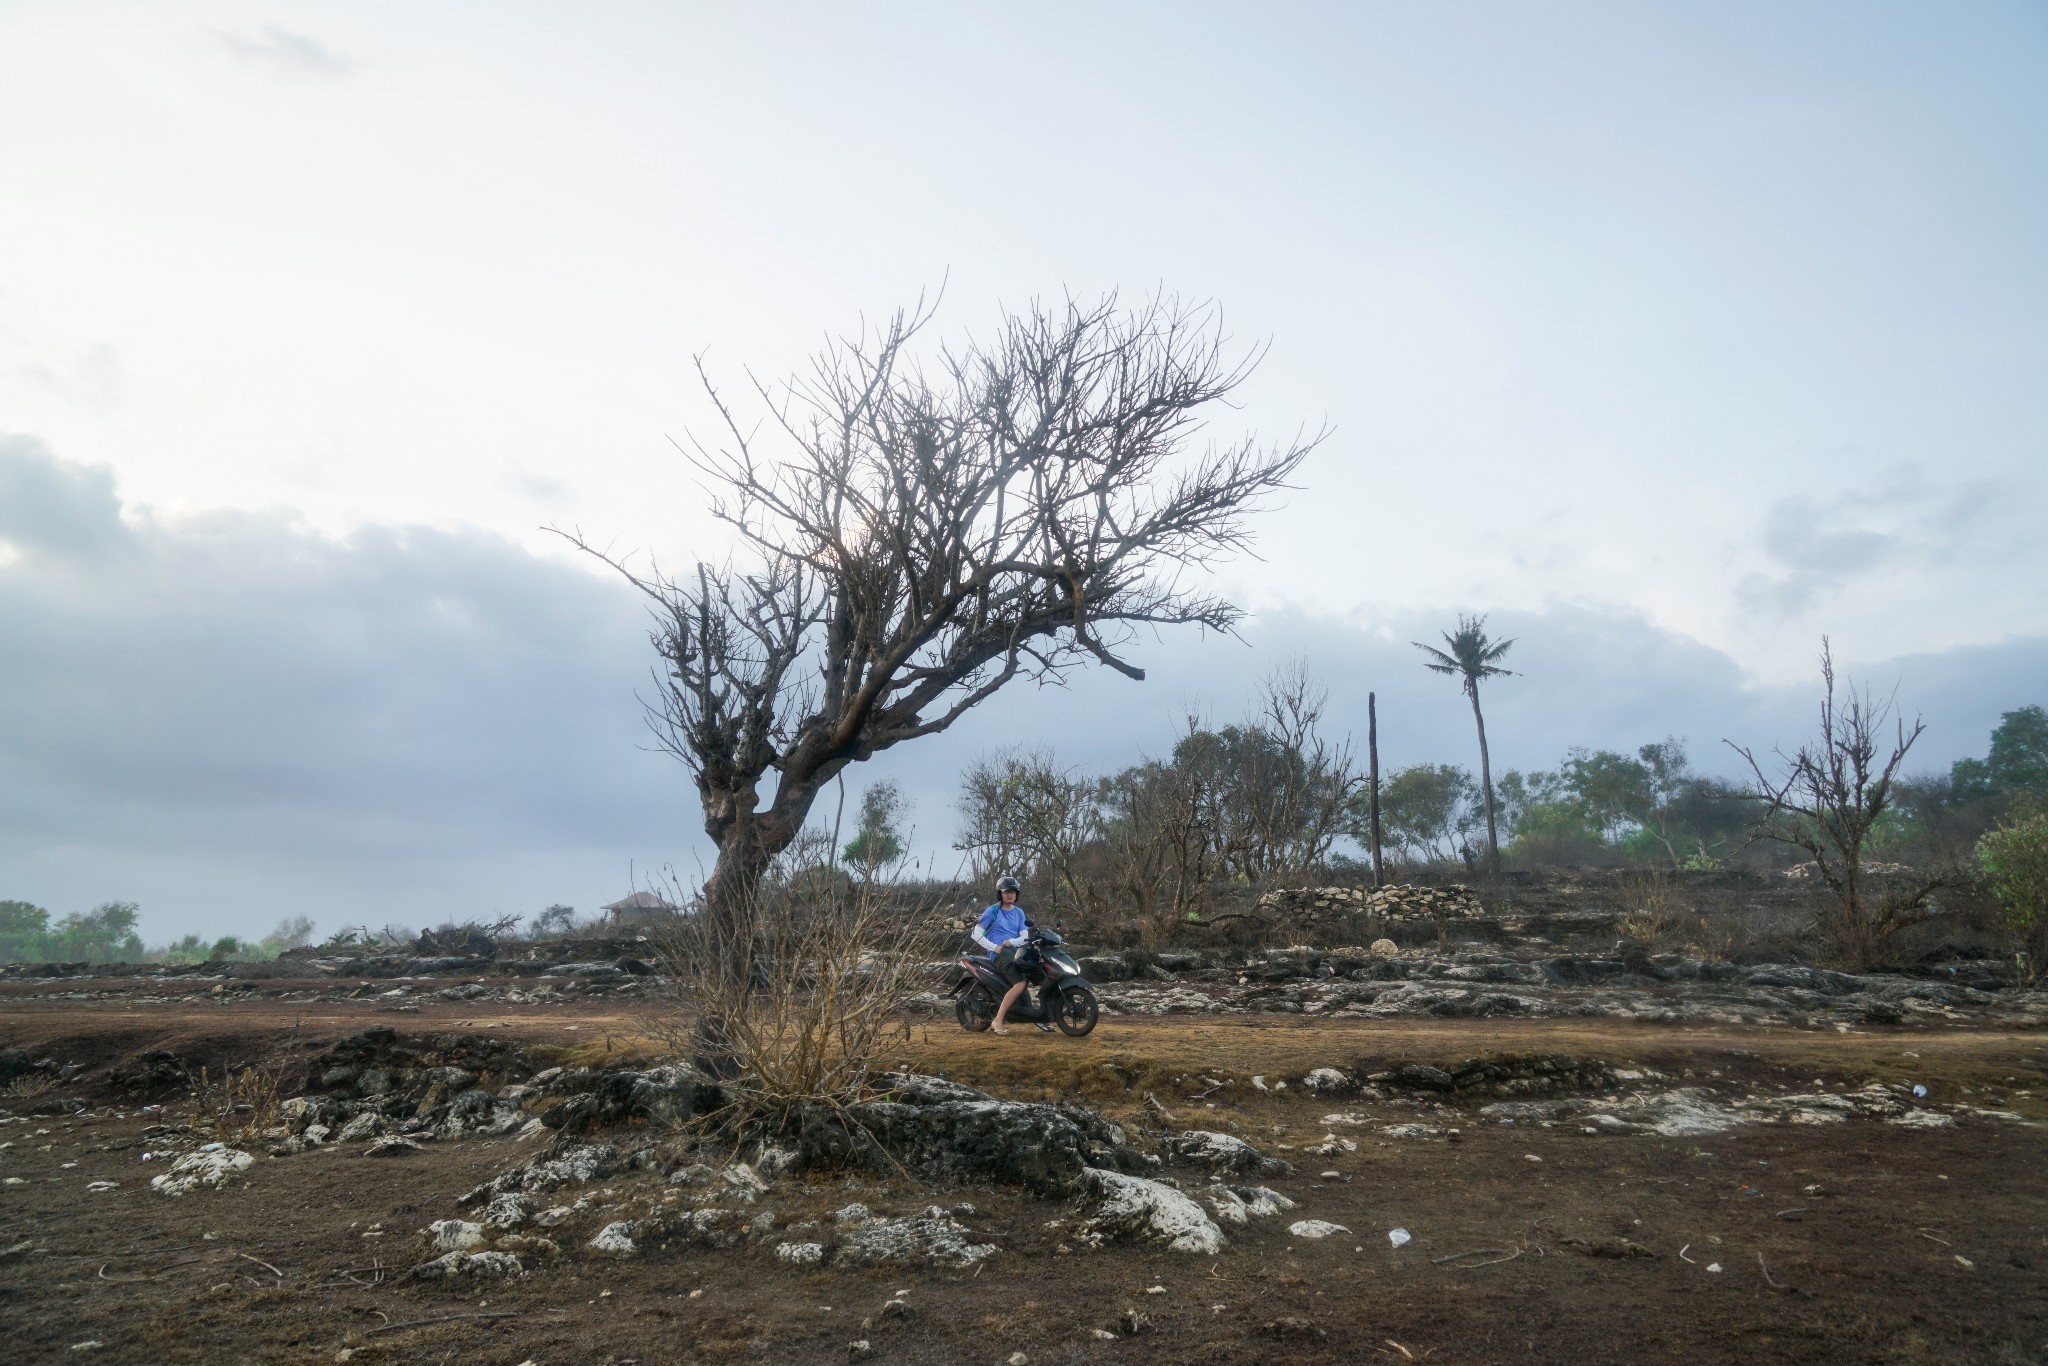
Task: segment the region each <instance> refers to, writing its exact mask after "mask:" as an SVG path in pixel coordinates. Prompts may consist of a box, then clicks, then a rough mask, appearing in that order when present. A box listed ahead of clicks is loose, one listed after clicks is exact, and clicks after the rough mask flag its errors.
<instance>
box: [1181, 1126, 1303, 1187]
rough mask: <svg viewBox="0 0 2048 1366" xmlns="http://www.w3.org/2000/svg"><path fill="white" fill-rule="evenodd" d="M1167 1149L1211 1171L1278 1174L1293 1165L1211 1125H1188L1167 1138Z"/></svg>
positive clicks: (1184, 1160) (1259, 1174)
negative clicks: (1185, 1128)
mask: <svg viewBox="0 0 2048 1366" xmlns="http://www.w3.org/2000/svg"><path fill="white" fill-rule="evenodd" d="M1165 1147H1166V1151H1167V1152H1168V1154H1170V1155H1171V1156H1172V1157H1173V1158H1174V1159H1175V1160H1176V1161H1180V1162H1187V1163H1192V1164H1194V1165H1196V1166H1201V1167H1207V1168H1209V1169H1210V1170H1211V1171H1219V1172H1239V1173H1243V1174H1247V1175H1258V1176H1279V1175H1283V1174H1284V1173H1286V1172H1289V1171H1292V1170H1293V1168H1292V1167H1290V1166H1288V1164H1287V1163H1285V1162H1283V1161H1281V1160H1280V1159H1279V1158H1277V1157H1267V1156H1266V1155H1265V1154H1264V1153H1261V1152H1260V1151H1259V1150H1258V1149H1257V1148H1254V1147H1253V1146H1252V1145H1251V1144H1249V1143H1247V1142H1245V1141H1244V1140H1243V1139H1241V1138H1236V1137H1233V1136H1232V1135H1230V1134H1219V1133H1217V1132H1215V1131H1214V1130H1210V1129H1188V1130H1186V1131H1184V1132H1182V1133H1178V1134H1174V1135H1172V1136H1171V1137H1169V1138H1168V1139H1167V1140H1166V1143H1165Z"/></svg>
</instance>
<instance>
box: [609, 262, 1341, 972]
mask: <svg viewBox="0 0 2048 1366" xmlns="http://www.w3.org/2000/svg"><path fill="white" fill-rule="evenodd" d="M930 318H931V310H930V309H928V308H926V307H925V306H923V305H922V304H921V305H920V306H919V307H918V308H916V309H913V310H909V311H907V312H904V313H899V314H897V315H896V316H895V317H894V318H893V319H891V320H890V321H889V322H888V323H887V324H886V325H885V326H882V327H879V328H870V329H866V330H864V331H863V332H862V333H861V334H860V335H859V336H857V337H854V338H850V339H846V340H842V341H840V342H838V343H835V344H832V345H830V346H828V347H827V348H826V349H825V351H823V352H822V353H821V354H820V355H819V356H818V357H817V359H816V360H815V362H814V364H813V367H812V369H811V371H810V373H809V374H807V375H803V376H799V377H798V378H796V379H793V380H791V381H790V382H788V383H787V384H786V385H783V386H780V387H777V388H770V387H767V386H764V385H761V384H759V383H756V384H755V385H754V386H753V388H754V399H755V400H757V401H758V403H759V404H760V405H761V407H762V408H763V409H765V421H762V422H760V423H758V424H757V423H754V422H750V421H747V420H744V419H743V418H742V416H741V415H740V413H739V412H738V411H736V410H735V409H734V408H733V407H732V406H730V405H729V404H728V403H727V402H726V400H725V399H724V398H723V397H722V396H721V395H720V394H719V393H718V391H717V390H716V388H715V387H714V386H713V385H712V383H711V381H710V378H709V376H708V375H704V373H703V366H702V364H701V362H700V364H699V373H700V376H702V377H703V379H704V383H705V386H706V389H707V391H708V392H709V393H710V395H711V398H712V400H713V401H714V402H715V403H716V404H717V407H718V411H719V413H720V415H721V417H722V419H723V421H724V433H723V437H722V439H721V440H719V441H718V442H716V443H713V444H706V443H702V442H697V441H691V442H689V443H687V444H685V445H684V446H683V447H682V448H681V449H682V450H683V453H684V454H685V456H686V457H687V458H689V459H690V460H691V461H692V462H693V463H694V464H695V465H696V467H697V469H698V470H699V471H700V472H701V473H702V474H703V475H704V476H705V478H706V483H707V485H708V490H709V493H710V496H711V500H712V501H711V510H712V512H713V513H714V514H715V515H716V516H717V517H718V518H719V519H720V520H722V521H723V522H725V523H726V524H727V525H729V526H730V527H731V528H732V530H733V531H734V532H735V533H736V534H737V536H738V538H739V540H740V543H741V547H742V549H741V551H740V554H739V556H738V558H737V560H736V561H735V562H732V563H727V564H724V565H714V564H710V563H700V564H697V565H695V566H694V567H693V568H691V569H690V570H689V571H688V572H686V573H682V574H678V575H675V576H670V575H668V574H666V573H663V572H661V571H660V570H659V569H655V570H651V571H649V572H645V573H642V572H639V571H637V570H635V569H632V568H630V567H628V566H627V565H625V564H623V563H622V562H620V561H618V560H616V559H612V558H611V557H610V556H608V555H604V554H603V552H600V551H596V550H594V549H592V547H591V546H589V545H588V544H586V543H585V542H584V541H583V539H582V537H581V536H580V534H574V535H571V536H570V539H571V540H572V541H574V542H575V543H576V544H577V545H578V546H580V547H581V548H583V549H585V550H589V551H591V553H593V554H598V555H600V556H601V557H603V558H605V559H607V561H608V562H609V563H611V564H613V566H614V567H615V568H617V569H619V571H620V572H621V573H623V574H624V575H625V576H626V577H627V578H628V579H629V580H630V581H631V582H632V583H633V585H634V586H635V587H637V588H638V589H639V590H640V591H641V592H643V593H645V594H646V595H647V597H648V598H649V599H650V600H651V602H652V603H653V604H654V610H655V613H656V617H657V626H656V628H655V630H654V632H653V637H652V639H653V643H654V647H655V649H656V651H657V652H658V653H659V655H660V658H661V666H660V673H659V684H660V688H659V694H658V697H657V698H656V699H655V700H653V701H652V702H651V704H650V712H651V715H652V721H653V725H654V730H655V733H656V735H657V736H658V738H659V739H660V742H661V744H662V746H663V747H664V748H666V749H667V750H668V751H669V752H670V753H672V754H674V755H675V756H676V757H677V758H679V759H681V760H682V761H683V762H684V763H685V764H687V765H688V766H689V768H690V770H691V772H692V773H693V774H694V775H695V776H696V780H697V790H698V793H699V795H700V797H701V798H702V801H703V808H704V829H705V832H706V833H707V834H708V835H710V837H711V839H712V841H713V842H714V843H715V844H716V845H717V848H718V857H717V862H716V864H715V866H714V867H713V870H712V873H711V876H710V879H709V881H708V882H707V883H706V885H705V888H704V904H705V909H706V911H707V913H708V915H709V917H710V918H711V919H712V920H713V921H714V922H715V923H719V924H723V925H726V926H732V927H737V926H740V925H742V924H744V923H745V921H746V919H747V917H748V914H749V911H748V907H749V906H750V904H751V901H752V897H753V893H754V890H755V888H756V886H757V884H758V882H759V880H760V877H761V874H762V871H763V869H764V868H766V867H767V865H768V861H769V860H770V859H771V858H772V857H773V856H774V855H775V853H776V852H777V851H778V850H780V849H782V848H783V847H784V846H786V845H787V844H788V843H789V842H790V841H791V839H793V838H794V837H795V836H796V834H797V832H798V831H799V830H800V829H802V827H803V824H804V821H805V818H806V817H807V815H808V813H809V812H810V809H811V804H812V802H813V800H814V799H815V798H816V796H817V794H818V791H819V789H820V788H821V787H822V786H823V785H824V784H826V783H827V782H829V781H831V779H832V778H833V776H834V775H836V774H837V773H839V772H840V770H842V769H843V768H845V767H846V765H848V764H851V763H857V762H859V761H860V760H863V759H866V758H869V757H870V756H872V755H874V754H876V753H879V752H880V751H882V750H884V749H887V748H889V747H890V746H892V745H899V744H902V743H903V742H905V741H907V740H915V739H918V738H919V737H921V736H926V735H932V734H936V733H937V732H939V731H942V730H944V729H946V728H947V727H948V726H950V725H952V724H953V723H954V722H955V721H958V720H959V719H960V718H961V717H962V716H964V715H966V714H967V712H968V711H969V710H971V709H972V708H973V707H974V706H976V705H977V704H978V703H980V702H983V701H985V700H986V699H988V698H989V697H990V696H991V695H993V694H994V693H995V692H996V691H997V690H998V689H1000V688H1002V687H1003V686H1004V685H1005V684H1008V683H1010V682H1013V681H1015V680H1017V679H1020V678H1030V679H1038V680H1048V679H1057V678H1058V677H1060V676H1061V675H1063V674H1064V673H1065V672H1066V671H1067V670H1069V669H1071V668H1073V667H1075V666H1077V665H1088V664H1103V665H1106V666H1108V667H1110V668H1112V669H1115V670H1117V671H1118V672H1119V673H1122V674H1125V675H1128V676H1129V677H1131V678H1134V679H1141V678H1143V677H1144V672H1143V670H1141V669H1139V668H1137V667H1136V666H1135V665H1133V664H1132V663H1131V662H1130V661H1129V660H1128V659H1127V658H1126V657H1125V651H1126V647H1127V646H1128V645H1129V644H1130V643H1131V641H1132V639H1133V637H1134V636H1135V634H1136V633H1137V632H1138V631H1139V630H1140V629H1142V628H1146V627H1156V626H1171V625H1182V624H1198V625H1201V626H1206V627H1209V628H1211V629H1214V630H1218V631H1228V630H1230V629H1231V628H1232V627H1233V626H1234V625H1235V624H1236V622H1237V621H1238V619H1239V616H1240V610H1239V609H1238V608H1237V607H1235V606H1233V605H1232V604H1230V603H1229V602H1227V601H1225V600H1224V599H1223V598H1221V597H1218V596H1216V595H1214V594H1212V593H1209V592H1207V591H1204V590H1202V589H1201V588H1199V587H1197V586H1195V585H1194V583H1193V580H1194V578H1195V575H1194V574H1193V573H1192V571H1195V570H1198V569H1199V568H1200V567H1201V566H1203V565H1205V564H1207V563H1209V562H1211V561H1213V560H1214V559H1216V558H1217V557H1219V556H1221V555H1224V554H1226V553H1228V552H1232V551H1236V550H1240V549H1242V548H1243V547H1244V546H1245V544H1246V540H1247V533H1246V526H1245V522H1246V514H1247V513H1248V512H1249V511H1250V510H1252V509H1253V508H1254V507H1255V506H1256V505H1257V504H1258V503H1259V502H1260V500H1261V499H1262V497H1263V496H1264V495H1267V494H1270V493H1271V492H1273V491H1275V490H1277V489H1279V488H1281V487H1283V485H1284V482H1285V480H1286V479H1287V477H1288V476H1289V474H1290V473H1291V472H1292V471H1293V470H1294V469H1295V468H1296V466H1298V465H1299V464H1300V463H1301V461H1302V459H1303V458H1304V457H1305V456H1306V455H1307V454H1308V452H1309V451H1310V450H1311V449H1312V448H1313V447H1314V445H1315V444H1316V441H1317V440H1318V439H1319V437H1316V436H1308V435H1300V436H1297V438H1296V439H1295V440H1293V441H1291V442H1287V443H1283V444H1280V445H1276V446H1266V445H1262V444H1261V443H1259V442H1258V441H1257V440H1256V439H1255V438H1251V437H1244V438H1241V439H1238V440H1235V441H1233V442H1229V443H1226V444H1223V445H1220V446H1214V445H1212V446H1211V447H1210V448H1209V449H1208V450H1207V452H1206V453H1204V454H1200V455H1196V454H1194V453H1192V452H1191V451H1190V449H1189V448H1190V446H1191V445H1192V444H1193V442H1194V441H1195V439H1196V437H1197V435H1198V433H1199V431H1200V427H1201V422H1202V418H1203V416H1204V415H1205V410H1208V409H1210V408H1212V407H1214V406H1215V405H1218V404H1220V403H1222V402H1224V401H1225V400H1226V399H1228V398H1229V396H1230V395H1231V393H1232V392H1233V391H1234V390H1236V389H1237V388H1238V386H1239V385H1240V384H1242V383H1243V381H1244V380H1245V378H1246V377H1247V376H1248V375H1249V373H1250V371H1251V367H1252V365H1253V364H1254V363H1255V361H1256V359H1257V357H1256V355H1251V356H1245V357H1239V358H1233V357H1232V356H1231V355H1230V354H1228V353H1227V350H1226V345H1225V341H1224V338H1223V335H1222V331H1221V326H1220V320H1219V319H1218V318H1217V316H1216V314H1215V313H1214V311H1213V310H1211V309H1207V308H1187V307H1183V306H1182V305H1180V304H1179V303H1177V302H1174V301H1167V300H1155V301H1154V302H1152V303H1150V304H1148V305H1146V306H1144V307H1140V308H1137V309H1135V310H1130V311H1126V310H1124V309H1123V308H1121V307H1120V306H1119V304H1118V302H1117V300H1116V299H1115V298H1114V297H1110V298H1106V299H1104V300H1102V301H1100V302H1097V303H1094V304H1089V305H1083V304H1079V303H1075V302H1073V301H1068V302H1067V303H1065V304H1064V305H1061V306H1052V307H1047V306H1036V305H1034V306H1033V307H1031V308H1030V309H1028V310H1027V311H1024V312H1022V313H1014V314H1010V315H1008V316H1006V317H1005V318H1004V319H1003V320H1002V324H1001V326H1000V327H999V329H998V330H997V332H996V334H995V335H994V336H993V337H992V338H991V339H989V340H987V341H985V342H970V343H967V344H965V345H964V346H962V347H959V348H958V349H940V350H938V351H936V352H935V353H934V354H933V355H932V356H931V357H930V358H929V359H928V360H922V361H921V360H920V359H918V358H917V357H916V356H914V355H913V352H912V343H913V341H914V340H915V339H916V338H917V337H918V335H919V333H920V332H921V330H922V329H923V328H924V327H925V325H926V324H927V323H928V322H929V321H930ZM771 785H772V786H771ZM764 789H769V790H767V791H765V792H764ZM764 798H765V800H764ZM727 942H733V941H730V940H728V941H727Z"/></svg>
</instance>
